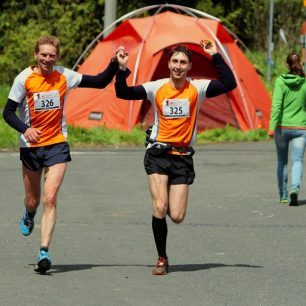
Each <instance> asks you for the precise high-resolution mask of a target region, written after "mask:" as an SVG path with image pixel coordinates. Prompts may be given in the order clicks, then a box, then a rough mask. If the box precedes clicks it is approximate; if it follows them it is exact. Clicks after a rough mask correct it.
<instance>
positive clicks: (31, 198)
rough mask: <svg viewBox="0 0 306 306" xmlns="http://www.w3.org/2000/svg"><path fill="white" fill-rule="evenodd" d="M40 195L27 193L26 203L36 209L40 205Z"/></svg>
mask: <svg viewBox="0 0 306 306" xmlns="http://www.w3.org/2000/svg"><path fill="white" fill-rule="evenodd" d="M39 200H40V199H39V197H35V196H29V195H27V196H26V197H25V199H24V203H25V205H26V206H27V207H28V208H29V209H30V208H33V209H36V208H37V206H38V205H39Z"/></svg>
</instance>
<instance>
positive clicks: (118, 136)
mask: <svg viewBox="0 0 306 306" xmlns="http://www.w3.org/2000/svg"><path fill="white" fill-rule="evenodd" d="M0 139H1V140H0V149H2V150H3V149H8V150H17V149H18V133H17V132H16V131H15V130H13V129H12V128H10V127H9V126H8V125H7V124H6V123H5V122H4V120H3V119H2V118H0ZM68 139H69V144H70V146H71V148H97V147H99V148H102V147H124V146H144V142H145V132H144V131H143V130H142V129H141V128H140V127H136V128H134V129H133V130H132V131H131V132H123V131H118V130H112V129H106V128H98V127H96V128H92V129H83V128H78V127H72V126H69V127H68ZM268 139H269V137H268V135H267V131H265V130H262V129H257V130H251V131H247V132H242V131H240V130H238V129H235V128H233V127H230V126H227V127H225V128H224V129H214V130H207V131H205V132H202V133H199V134H198V141H197V144H198V145H202V144H208V143H220V142H250V141H265V140H268Z"/></svg>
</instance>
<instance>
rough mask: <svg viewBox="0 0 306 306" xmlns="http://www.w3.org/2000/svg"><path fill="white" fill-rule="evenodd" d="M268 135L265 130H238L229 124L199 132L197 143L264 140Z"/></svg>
mask: <svg viewBox="0 0 306 306" xmlns="http://www.w3.org/2000/svg"><path fill="white" fill-rule="evenodd" d="M268 139H269V136H268V133H267V131H266V130H263V129H256V130H250V131H246V132H243V131H240V130H238V129H236V128H233V127H231V126H227V127H225V128H223V129H213V130H207V131H205V132H202V133H199V134H198V137H197V144H199V145H201V144H205V143H218V142H244V141H265V140H268Z"/></svg>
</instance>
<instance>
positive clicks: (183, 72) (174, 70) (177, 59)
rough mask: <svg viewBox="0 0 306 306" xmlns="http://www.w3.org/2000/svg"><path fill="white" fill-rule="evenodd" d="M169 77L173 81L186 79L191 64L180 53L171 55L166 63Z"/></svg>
mask: <svg viewBox="0 0 306 306" xmlns="http://www.w3.org/2000/svg"><path fill="white" fill-rule="evenodd" d="M168 67H169V70H170V77H171V78H172V79H173V80H181V79H186V77H187V73H188V71H189V70H190V69H191V63H190V62H189V59H188V57H187V56H186V55H185V54H184V53H181V52H178V53H175V54H173V55H172V57H171V58H170V60H169V62H168Z"/></svg>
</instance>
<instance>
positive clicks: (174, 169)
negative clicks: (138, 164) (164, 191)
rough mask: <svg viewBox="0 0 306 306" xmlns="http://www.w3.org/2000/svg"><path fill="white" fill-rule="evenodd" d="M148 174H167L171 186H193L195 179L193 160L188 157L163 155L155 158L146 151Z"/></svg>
mask: <svg viewBox="0 0 306 306" xmlns="http://www.w3.org/2000/svg"><path fill="white" fill-rule="evenodd" d="M144 167H145V170H146V173H147V174H148V175H149V174H153V173H159V174H165V175H168V177H169V184H170V185H178V184H188V185H191V184H192V183H193V181H194V178H195V172H194V167H193V159H192V157H191V156H188V155H173V154H162V155H159V156H155V155H152V154H150V150H147V151H146V154H145V157H144Z"/></svg>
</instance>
